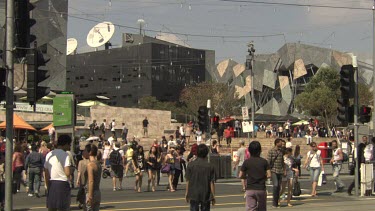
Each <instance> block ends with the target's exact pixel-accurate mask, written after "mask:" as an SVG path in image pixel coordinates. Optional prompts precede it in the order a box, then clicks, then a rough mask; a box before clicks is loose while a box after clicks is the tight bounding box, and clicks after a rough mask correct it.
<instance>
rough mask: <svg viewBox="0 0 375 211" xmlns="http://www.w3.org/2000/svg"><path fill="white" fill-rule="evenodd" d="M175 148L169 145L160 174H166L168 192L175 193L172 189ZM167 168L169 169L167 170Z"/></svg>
mask: <svg viewBox="0 0 375 211" xmlns="http://www.w3.org/2000/svg"><path fill="white" fill-rule="evenodd" d="M175 154H176V152H175V146H173V145H170V146H169V151H168V154H167V155H166V156H165V158H164V165H163V167H162V173H167V174H168V190H169V191H171V192H175V191H176V190H175V189H174V188H173V177H174V174H175V170H174V165H175V164H174V163H175V157H176V155H175ZM168 167H169V169H168Z"/></svg>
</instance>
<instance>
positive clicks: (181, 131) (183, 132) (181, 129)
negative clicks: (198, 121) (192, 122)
mask: <svg viewBox="0 0 375 211" xmlns="http://www.w3.org/2000/svg"><path fill="white" fill-rule="evenodd" d="M180 134H181V135H182V136H183V135H184V134H185V131H184V127H182V126H181V127H180Z"/></svg>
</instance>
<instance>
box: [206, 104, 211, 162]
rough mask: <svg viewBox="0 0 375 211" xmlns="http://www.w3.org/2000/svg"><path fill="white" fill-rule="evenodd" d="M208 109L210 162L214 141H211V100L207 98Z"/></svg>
mask: <svg viewBox="0 0 375 211" xmlns="http://www.w3.org/2000/svg"><path fill="white" fill-rule="evenodd" d="M207 110H208V128H207V135H206V137H207V139H208V142H209V144H210V152H209V153H208V162H210V154H211V150H212V149H211V146H212V143H211V100H210V99H208V100H207Z"/></svg>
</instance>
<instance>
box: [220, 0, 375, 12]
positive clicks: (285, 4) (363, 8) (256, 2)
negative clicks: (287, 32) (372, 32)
mask: <svg viewBox="0 0 375 211" xmlns="http://www.w3.org/2000/svg"><path fill="white" fill-rule="evenodd" d="M219 1H222V2H235V3H248V4H263V5H278V6H294V7H316V8H330V9H349V10H368V11H371V10H372V8H365V7H350V6H334V5H321V4H298V3H283V2H267V1H252V0H219Z"/></svg>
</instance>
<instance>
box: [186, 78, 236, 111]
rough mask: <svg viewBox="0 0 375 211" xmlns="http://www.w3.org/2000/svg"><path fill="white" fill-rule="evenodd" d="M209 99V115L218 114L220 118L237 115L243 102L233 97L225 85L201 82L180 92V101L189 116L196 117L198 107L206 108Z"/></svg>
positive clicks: (231, 91)
mask: <svg viewBox="0 0 375 211" xmlns="http://www.w3.org/2000/svg"><path fill="white" fill-rule="evenodd" d="M208 99H211V106H212V108H211V110H212V112H211V114H212V115H213V114H215V113H218V114H219V115H220V116H221V117H224V116H228V115H239V114H240V113H241V105H243V102H242V100H241V99H238V98H237V97H236V95H235V90H234V89H231V88H229V87H228V86H227V85H226V84H222V83H213V82H202V83H199V84H197V85H196V86H189V87H186V88H185V89H183V90H182V92H181V95H180V101H181V102H183V103H184V104H185V105H186V107H187V111H188V113H189V114H193V115H196V114H197V111H198V108H199V106H206V105H207V100H208Z"/></svg>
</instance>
